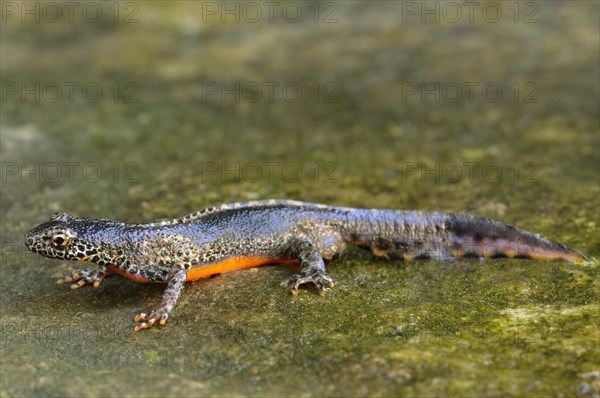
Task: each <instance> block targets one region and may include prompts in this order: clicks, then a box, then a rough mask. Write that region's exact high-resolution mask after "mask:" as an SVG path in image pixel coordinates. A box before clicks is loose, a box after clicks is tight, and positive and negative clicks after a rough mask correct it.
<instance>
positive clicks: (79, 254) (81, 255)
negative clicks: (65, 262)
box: [77, 253, 85, 258]
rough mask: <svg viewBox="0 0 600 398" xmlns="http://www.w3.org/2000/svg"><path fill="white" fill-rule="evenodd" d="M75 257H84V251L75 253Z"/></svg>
mask: <svg viewBox="0 0 600 398" xmlns="http://www.w3.org/2000/svg"><path fill="white" fill-rule="evenodd" d="M77 257H79V258H84V257H85V253H77Z"/></svg>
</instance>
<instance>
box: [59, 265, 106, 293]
mask: <svg viewBox="0 0 600 398" xmlns="http://www.w3.org/2000/svg"><path fill="white" fill-rule="evenodd" d="M111 273H112V272H111V271H110V270H109V269H108V267H106V266H103V265H99V266H98V267H97V268H93V269H80V270H78V271H73V272H72V273H71V276H70V277H69V276H66V277H64V278H63V279H59V280H58V281H56V283H58V284H61V285H62V284H65V283H72V285H71V289H79V288H80V287H82V286H85V285H94V287H98V286H100V283H101V282H102V280H104V278H106V277H107V276H108V275H110V274H111Z"/></svg>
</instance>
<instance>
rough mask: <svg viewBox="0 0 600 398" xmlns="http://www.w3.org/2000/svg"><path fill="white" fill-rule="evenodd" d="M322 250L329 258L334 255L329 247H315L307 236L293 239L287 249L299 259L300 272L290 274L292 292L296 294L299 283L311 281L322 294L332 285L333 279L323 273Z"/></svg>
mask: <svg viewBox="0 0 600 398" xmlns="http://www.w3.org/2000/svg"><path fill="white" fill-rule="evenodd" d="M322 252H325V253H327V254H326V256H327V257H328V258H331V257H333V256H334V255H335V253H333V251H332V250H331V249H330V248H321V250H319V247H317V246H316V245H315V244H314V243H313V242H312V241H311V240H310V239H309V238H301V239H298V240H295V241H294V242H293V243H292V244H291V245H290V249H289V253H290V255H291V257H292V258H297V259H299V260H300V274H294V275H291V276H290V278H289V279H288V283H289V285H290V288H291V289H292V294H294V295H296V294H298V288H299V287H300V285H304V284H307V283H312V284H313V285H315V286H316V287H317V289H319V294H320V295H321V296H322V295H324V294H325V291H327V290H328V289H330V288H332V287H333V279H331V277H330V276H329V275H327V274H326V273H325V263H324V262H323V257H322V254H321V253H322Z"/></svg>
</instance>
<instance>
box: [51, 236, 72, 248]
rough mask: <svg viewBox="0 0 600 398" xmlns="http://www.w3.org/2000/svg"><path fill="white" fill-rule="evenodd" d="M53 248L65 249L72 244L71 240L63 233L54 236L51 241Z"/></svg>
mask: <svg viewBox="0 0 600 398" xmlns="http://www.w3.org/2000/svg"><path fill="white" fill-rule="evenodd" d="M50 242H51V243H52V246H53V247H55V248H57V249H64V248H65V246H67V245H68V244H69V243H70V238H69V237H68V236H67V235H65V234H62V233H57V234H54V235H52V238H51V241H50Z"/></svg>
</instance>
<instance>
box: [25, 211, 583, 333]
mask: <svg viewBox="0 0 600 398" xmlns="http://www.w3.org/2000/svg"><path fill="white" fill-rule="evenodd" d="M25 244H26V246H27V248H28V249H29V250H31V251H33V252H35V253H38V254H41V255H42V256H46V257H50V258H55V259H59V260H73V261H86V262H92V263H95V264H96V265H97V267H95V268H93V269H87V270H79V271H75V272H73V274H72V276H69V277H66V278H64V279H61V280H59V281H58V282H59V283H71V284H72V285H71V287H72V288H79V287H82V286H85V285H93V286H94V287H98V286H99V285H100V283H101V282H102V280H103V279H104V278H105V277H106V276H108V275H110V274H119V275H122V276H125V277H128V278H131V279H133V280H135V281H138V282H162V283H166V284H167V288H166V291H165V293H164V296H163V300H162V303H161V304H160V306H159V307H158V309H156V310H154V311H152V312H151V313H150V314H145V313H141V314H139V315H138V316H136V317H135V322H136V323H138V325H137V326H136V327H135V331H139V330H142V329H146V328H149V327H151V326H152V325H154V324H155V323H159V324H161V325H164V324H165V323H166V321H167V318H168V317H169V313H170V312H171V310H172V309H173V306H174V305H175V303H176V302H177V299H178V298H179V295H180V294H181V291H182V289H183V286H184V283H185V282H188V281H193V280H196V279H199V278H203V277H207V276H209V275H214V274H219V273H222V272H226V271H231V270H237V269H243V268H250V267H256V266H260V265H263V264H269V263H297V264H299V265H300V273H299V274H295V275H291V276H290V278H289V285H290V287H291V290H292V293H293V294H297V293H298V288H299V287H300V286H301V285H304V284H308V283H312V284H314V285H315V286H316V287H317V289H318V290H319V292H320V294H323V293H324V292H325V291H326V290H327V289H329V288H331V287H333V280H332V279H331V277H330V276H329V275H327V274H326V273H325V262H324V261H328V260H331V259H332V258H334V257H336V256H337V255H339V254H341V253H342V251H343V250H344V248H345V247H346V246H347V245H355V246H359V247H363V248H366V249H369V250H371V251H372V252H373V254H375V255H377V256H383V257H386V258H389V259H404V260H412V259H414V258H435V259H449V258H453V257H461V256H476V257H510V258H513V257H522V258H530V259H540V260H552V259H560V260H567V261H589V260H588V258H587V257H586V256H585V255H584V254H582V253H580V252H579V251H577V250H573V249H570V248H568V247H567V246H565V245H562V244H559V243H555V242H552V241H549V240H547V239H544V238H542V237H540V236H539V235H535V234H533V233H531V232H527V231H524V230H522V229H518V228H515V227H512V226H509V225H506V224H503V223H501V222H498V221H493V220H490V219H487V218H482V217H476V216H472V215H467V214H457V213H441V212H421V211H401V210H382V209H354V208H348V207H335V206H327V205H321V204H313V203H305V202H297V201H290V200H265V201H254V202H244V203H232V204H224V205H221V206H217V207H209V208H206V209H203V210H199V211H196V212H194V213H191V214H188V215H186V216H184V217H181V218H176V219H173V220H167V221H160V222H155V223H150V224H126V223H122V222H118V221H114V220H111V219H106V218H100V219H97V218H76V217H72V216H70V215H68V214H66V213H57V214H55V215H54V216H52V218H50V220H48V221H46V222H44V223H42V224H40V225H39V226H37V227H35V228H34V229H32V230H31V231H30V232H29V233H28V234H27V235H26V236H25Z"/></svg>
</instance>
